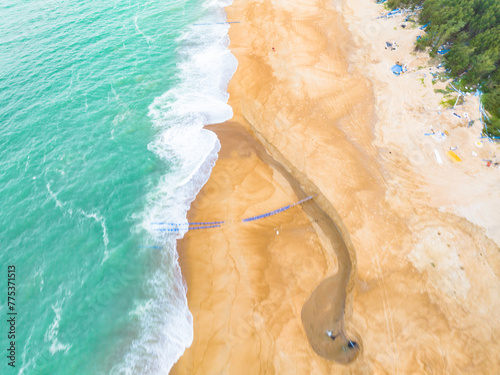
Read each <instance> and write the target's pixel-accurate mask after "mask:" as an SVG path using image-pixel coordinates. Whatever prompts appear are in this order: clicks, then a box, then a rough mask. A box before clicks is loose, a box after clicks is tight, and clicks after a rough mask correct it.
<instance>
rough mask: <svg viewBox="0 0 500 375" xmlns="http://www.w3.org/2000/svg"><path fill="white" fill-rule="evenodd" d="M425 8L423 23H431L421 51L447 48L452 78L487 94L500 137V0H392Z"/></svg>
mask: <svg viewBox="0 0 500 375" xmlns="http://www.w3.org/2000/svg"><path fill="white" fill-rule="evenodd" d="M420 4H422V5H423V9H422V11H421V12H420V19H419V21H420V22H421V23H422V24H429V26H428V27H427V28H426V30H425V31H426V34H425V35H424V36H423V37H422V38H420V39H419V40H418V41H417V45H416V47H417V49H421V50H423V49H426V48H430V51H429V53H430V55H431V56H435V55H436V53H437V51H438V50H439V49H441V48H442V46H443V45H446V46H447V47H446V48H450V47H448V46H451V48H450V51H449V52H448V53H447V54H445V55H444V63H445V66H446V68H447V69H448V70H449V72H450V74H451V76H454V77H460V79H461V82H462V83H463V84H464V85H478V86H480V87H481V90H482V91H484V93H485V95H484V96H483V99H484V100H483V102H484V103H483V104H484V106H485V109H486V110H487V111H488V112H489V113H490V114H491V115H492V119H491V121H490V122H489V124H488V132H489V133H490V134H491V135H496V136H500V69H499V64H500V1H499V0H423V1H422V0H388V5H389V6H390V7H392V8H393V9H394V8H399V7H413V6H416V5H420Z"/></svg>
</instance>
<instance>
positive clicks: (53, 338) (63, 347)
mask: <svg viewBox="0 0 500 375" xmlns="http://www.w3.org/2000/svg"><path fill="white" fill-rule="evenodd" d="M61 304H62V303H57V304H55V305H52V310H54V314H55V317H54V321H53V322H52V324H51V325H50V327H49V329H48V330H47V332H45V341H47V342H50V348H49V350H50V353H51V354H52V355H54V354H55V353H57V352H59V351H65V352H67V351H68V350H69V348H71V345H70V344H64V343H62V342H60V341H59V339H58V338H57V334H58V333H59V323H60V322H61V311H62V309H61Z"/></svg>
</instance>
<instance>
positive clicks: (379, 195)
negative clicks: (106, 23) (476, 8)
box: [171, 0, 500, 374]
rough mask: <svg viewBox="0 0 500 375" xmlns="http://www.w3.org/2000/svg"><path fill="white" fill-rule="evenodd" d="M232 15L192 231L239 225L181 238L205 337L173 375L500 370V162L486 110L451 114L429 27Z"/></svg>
mask: <svg viewBox="0 0 500 375" xmlns="http://www.w3.org/2000/svg"><path fill="white" fill-rule="evenodd" d="M226 10H227V13H228V21H239V22H240V23H239V24H235V25H233V26H232V27H231V29H230V31H229V36H230V39H231V44H230V49H231V51H232V53H233V54H234V55H235V56H236V58H237V59H238V64H239V65H238V70H237V71H236V73H235V75H234V77H233V79H232V80H231V82H230V84H229V88H228V91H229V93H230V101H229V104H230V105H231V106H232V108H233V111H234V117H233V119H232V120H231V121H230V122H227V123H224V124H220V125H216V126H213V127H210V128H211V129H212V130H214V131H215V132H216V133H217V135H218V137H219V139H220V140H221V144H222V149H221V152H220V154H219V160H218V162H217V164H216V166H215V168H214V170H213V172H212V175H211V177H210V180H209V181H208V183H207V184H206V185H205V187H204V188H203V190H202V191H201V193H200V194H199V196H198V197H197V199H196V201H195V202H194V203H193V206H192V209H191V211H190V213H189V219H190V221H216V220H228V224H227V225H225V226H223V227H222V228H214V229H210V230H198V231H190V232H188V234H187V235H186V236H185V238H184V239H183V240H182V241H180V244H179V256H180V261H181V267H182V271H183V274H184V276H185V278H186V283H187V286H188V301H189V307H190V310H191V312H192V313H193V318H194V342H193V345H192V346H191V347H190V348H189V349H187V350H186V352H185V354H184V355H183V357H181V359H180V360H179V362H178V363H177V364H176V366H175V367H174V369H173V370H172V372H171V373H172V374H221V373H227V374H260V373H262V374H273V373H278V374H311V373H314V374H327V373H339V374H344V373H345V374H348V373H350V374H479V373H480V374H497V373H499V372H500V360H499V357H498V353H499V352H500V343H499V342H498V337H499V334H500V317H499V315H498V313H497V311H498V310H499V308H500V282H499V281H500V280H499V275H500V170H499V169H498V168H494V167H487V166H486V165H487V160H491V161H492V162H494V161H495V160H496V154H498V153H499V151H500V150H499V148H498V145H496V144H492V143H489V142H488V141H487V140H484V139H479V137H480V131H481V124H480V122H479V121H478V118H479V113H478V102H477V98H476V97H473V96H472V95H471V96H467V97H466V98H465V103H464V104H460V105H458V106H457V107H456V108H455V109H449V108H446V107H445V106H444V105H443V104H441V101H442V100H443V94H442V93H440V92H439V91H437V90H440V89H444V88H445V86H446V83H445V82H435V83H433V82H432V78H433V76H432V75H431V73H435V72H436V71H437V70H436V68H435V66H436V65H437V64H436V63H435V62H434V61H429V58H428V57H427V55H426V54H425V53H415V52H414V46H413V43H414V42H415V39H416V37H417V36H418V35H420V34H422V33H423V31H421V30H419V29H418V28H411V27H407V28H405V29H403V28H401V27H400V23H401V21H402V20H403V18H402V17H399V18H397V17H396V18H392V19H388V20H387V19H377V16H378V15H379V14H380V13H381V12H383V11H384V8H383V7H382V6H380V5H376V4H375V3H374V2H373V1H369V0H352V1H349V2H342V1H336V2H325V1H312V2H293V3H290V2H285V1H274V2H272V3H263V2H258V1H253V0H235V1H234V4H233V5H232V6H230V7H228V8H227V9H226ZM386 41H396V42H397V44H398V46H399V47H398V48H397V49H396V50H395V51H391V50H390V49H389V50H387V49H385V48H384V47H385V42H386ZM396 61H399V62H402V63H408V68H409V71H408V72H407V73H405V74H404V75H402V76H399V77H396V76H395V75H394V74H392V72H391V71H390V67H391V66H392V65H393V64H394V63H395V62H396ZM465 114H467V116H465ZM457 115H458V116H460V118H459V117H458V116H457ZM465 117H468V118H470V119H472V120H475V122H474V125H473V126H471V127H467V124H468V121H466V118H465ZM426 134H428V135H426ZM441 134H442V135H441ZM256 140H258V142H257V141H256ZM259 142H260V143H259ZM479 142H480V143H479ZM262 145H263V146H262ZM263 147H265V148H263ZM451 149H453V150H454V152H455V154H456V155H457V156H458V157H459V158H460V159H461V162H453V161H452V160H451V158H450V157H449V154H448V151H450V150H451ZM266 150H267V152H266ZM499 155H500V154H499ZM306 196H314V200H313V201H309V202H308V203H305V204H304V205H301V206H295V207H293V208H291V209H289V210H286V211H284V212H282V213H279V214H277V215H273V216H270V217H268V218H265V219H262V220H258V221H255V222H251V223H242V222H241V219H242V218H245V217H250V216H254V215H259V214H262V213H265V212H268V211H271V210H274V209H278V208H280V207H283V206H286V205H289V204H292V203H295V202H297V201H298V200H300V199H302V198H305V197H306ZM316 205H317V206H316ZM325 223H326V224H325ZM330 223H331V224H330ZM335 227H336V228H338V232H337V233H338V235H339V240H338V241H337V242H336V241H335V240H332V238H333V237H334V236H335V235H334V234H333V232H329V231H332V230H333V229H332V228H335ZM328 228H330V229H328ZM342 246H344V247H345V248H343V247H342ZM325 280H336V281H335V282H333V284H332V285H329V286H328V287H326V289H325V290H321V288H320V289H316V288H317V287H318V285H321V283H322V282H325ZM323 285H326V284H323ZM318 290H319V292H318ZM313 292H314V293H313ZM344 310H345V314H342V312H344ZM341 315H343V316H344V317H343V318H342V319H341V318H340V316H341ZM314 317H316V319H314ZM303 323H304V324H303ZM328 327H334V328H333V330H334V331H335V330H336V331H335V332H340V331H342V330H343V329H344V328H345V332H346V337H347V341H346V340H344V341H343V342H342V343H341V344H337V343H338V342H339V341H337V342H336V341H335V340H331V338H330V337H328V336H327V335H322V333H321V332H323V331H324V330H325V329H328ZM335 332H334V335H335ZM321 340H324V342H323V341H321ZM349 340H353V342H356V344H357V345H358V347H357V348H349V347H347V349H346V344H347V343H348V342H349ZM310 342H311V344H313V345H312V346H311V345H310ZM322 343H324V346H322V345H323V344H322ZM333 343H335V345H339V346H335V347H334V346H333V345H334V344H333ZM316 344H317V345H316ZM313 347H314V350H313ZM350 350H353V351H352V352H350V353H351V355H347V354H345V353H349V351H350ZM343 353H344V354H343ZM319 354H321V355H322V356H321V355H319ZM346 355H347V356H346ZM324 357H326V358H330V359H326V358H324ZM349 360H350V361H351V362H350V363H349V364H342V362H344V363H346V362H349Z"/></svg>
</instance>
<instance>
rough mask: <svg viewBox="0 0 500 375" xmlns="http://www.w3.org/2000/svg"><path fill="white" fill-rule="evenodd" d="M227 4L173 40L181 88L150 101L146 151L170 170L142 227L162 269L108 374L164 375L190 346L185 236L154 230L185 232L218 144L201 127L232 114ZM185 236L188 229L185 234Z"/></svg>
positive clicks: (212, 8)
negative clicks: (181, 257)
mask: <svg viewBox="0 0 500 375" xmlns="http://www.w3.org/2000/svg"><path fill="white" fill-rule="evenodd" d="M230 3H231V1H227V0H226V1H220V0H218V1H209V2H207V3H205V4H204V6H205V7H206V8H207V13H209V14H210V15H211V16H210V18H209V19H207V20H203V21H200V23H205V22H206V23H210V25H207V26H199V25H193V26H191V27H189V29H188V30H187V31H186V32H185V33H184V34H182V36H181V37H180V39H179V42H180V48H179V49H178V55H179V57H180V60H181V62H180V63H179V64H178V70H179V75H180V78H181V80H180V83H179V85H177V86H176V87H174V88H172V89H170V90H169V91H167V92H165V93H164V94H163V95H161V96H160V97H158V98H156V99H155V100H154V102H153V103H152V104H151V105H150V107H149V116H150V118H151V119H152V122H153V125H154V127H155V128H156V129H157V130H158V135H157V137H156V138H155V140H154V141H153V142H152V143H151V144H150V145H149V149H150V150H151V151H153V152H154V153H155V154H156V155H157V156H158V157H159V158H161V159H163V160H165V161H166V162H167V163H168V165H169V166H171V167H170V170H169V173H167V174H166V175H165V176H163V178H161V181H160V183H159V184H158V186H157V187H156V188H155V189H154V190H153V191H152V192H151V194H150V195H149V196H148V201H149V204H148V207H147V209H146V210H145V213H144V222H143V227H144V228H145V229H146V230H147V231H148V233H149V235H150V236H151V239H152V240H153V241H155V242H156V243H158V242H160V243H162V244H163V247H164V249H165V250H163V251H162V252H161V255H160V257H161V264H160V265H159V268H158V269H157V271H156V272H155V274H154V276H153V277H152V278H151V279H150V280H149V285H148V289H149V290H150V291H154V297H153V298H152V299H149V300H145V301H142V302H141V303H138V305H137V306H136V308H135V310H134V311H133V313H132V314H133V315H134V316H136V317H138V318H139V321H140V325H141V329H140V332H142V334H141V336H140V337H138V338H137V339H136V340H134V342H133V343H132V345H131V346H130V348H129V349H128V351H127V353H126V354H125V356H124V358H123V361H122V363H120V364H117V365H115V366H114V367H113V368H112V371H111V373H112V374H137V373H140V374H167V373H168V372H169V371H170V369H171V368H172V366H173V365H174V363H175V362H176V361H177V360H178V359H179V358H180V356H181V355H182V353H183V352H184V350H185V348H186V347H189V346H190V345H191V343H192V340H193V323H192V315H191V313H190V311H189V309H188V305H187V298H186V290H187V288H186V285H185V283H184V282H183V279H182V274H181V270H180V267H179V264H178V255H177V252H176V248H175V246H176V239H177V238H179V237H182V236H183V235H184V233H185V230H186V229H184V232H182V231H181V232H180V233H175V234H172V233H167V232H160V231H157V229H158V226H155V225H152V224H151V223H153V222H165V221H168V222H172V223H179V224H187V219H186V213H187V211H188V209H189V207H190V205H191V202H192V201H193V200H194V198H195V197H196V195H197V194H198V192H199V191H200V189H201V188H202V186H203V185H204V184H205V183H206V181H207V180H208V178H209V176H210V173H211V170H212V168H213V166H214V164H215V162H216V160H217V153H218V152H219V150H220V143H219V141H218V139H217V136H216V135H215V134H214V133H213V132H211V131H208V130H206V129H203V127H204V126H205V125H208V124H214V123H220V122H224V121H226V120H229V119H230V118H231V117H232V115H233V113H232V109H231V107H230V106H229V105H227V100H228V97H229V95H228V93H227V85H228V83H229V80H230V79H231V77H232V75H233V74H234V72H235V70H236V66H237V61H236V58H235V57H234V56H233V55H232V54H231V53H230V52H229V50H228V46H229V38H228V36H227V31H228V29H229V25H228V24H218V23H221V22H225V21H226V14H225V10H224V9H223V7H225V6H227V5H230ZM183 228H186V226H183Z"/></svg>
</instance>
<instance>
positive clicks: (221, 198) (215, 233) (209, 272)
mask: <svg viewBox="0 0 500 375" xmlns="http://www.w3.org/2000/svg"><path fill="white" fill-rule="evenodd" d="M208 128H209V129H210V130H213V131H215V132H216V133H217V136H218V137H219V139H220V140H221V144H222V148H221V151H220V153H219V160H218V162H217V164H216V166H215V168H214V170H213V172H212V175H211V177H210V180H209V182H208V183H207V184H206V186H205V187H204V188H203V190H202V192H201V193H200V194H199V196H198V197H197V199H196V201H195V203H194V204H193V207H192V209H191V210H190V213H189V220H190V221H219V220H228V221H229V223H228V224H227V225H224V226H223V227H221V228H214V229H207V230H198V231H191V232H188V234H187V235H186V236H185V238H184V239H183V240H182V241H181V243H180V246H179V253H180V263H181V267H182V271H183V275H184V276H185V277H186V281H187V285H188V300H189V306H190V309H191V311H192V312H193V316H194V331H195V341H194V343H193V345H192V347H191V348H190V349H188V350H187V351H186V353H185V354H184V355H183V357H182V358H181V359H180V361H179V362H178V363H177V364H176V366H175V367H174V369H173V370H172V372H171V373H172V374H193V373H221V372H225V371H226V372H229V373H249V374H250V373H262V372H263V373H274V372H275V371H276V372H280V371H278V370H277V369H282V371H283V372H285V373H288V372H290V371H292V369H299V368H300V369H302V370H303V371H306V372H307V371H314V369H315V368H319V369H321V371H330V369H331V368H332V366H333V364H332V363H329V361H327V360H325V359H322V358H320V357H317V356H316V358H314V357H313V356H314V354H313V352H312V348H311V346H309V343H308V340H307V338H308V337H309V339H310V340H311V343H313V344H315V347H314V348H315V349H316V350H317V352H319V353H321V354H322V355H323V356H324V357H327V358H330V359H335V360H337V361H339V362H346V361H349V359H352V358H354V357H355V356H356V354H357V352H358V351H359V346H358V344H357V343H356V344H355V345H356V346H353V345H354V341H352V344H351V346H352V347H349V346H348V345H349V340H348V339H347V338H346V334H345V330H344V326H343V324H342V322H343V312H344V304H345V303H344V301H345V295H346V283H347V280H348V278H349V271H350V261H349V256H348V254H347V250H346V247H345V244H344V243H343V240H342V237H341V235H340V233H339V231H338V230H337V228H336V226H335V224H334V223H333V221H331V219H330V218H329V217H328V216H327V215H326V214H325V213H324V212H323V211H322V210H321V208H320V207H319V206H318V205H317V204H316V203H315V202H314V200H309V201H307V202H305V203H304V204H302V205H300V206H296V207H293V208H291V209H289V210H286V211H283V212H281V213H279V214H276V215H274V216H270V217H267V218H263V219H260V220H257V221H254V222H249V223H243V222H242V221H241V219H243V218H246V217H251V216H255V215H258V214H262V213H265V212H268V211H271V210H273V209H277V208H280V207H283V206H285V205H288V204H290V203H294V202H296V201H298V200H300V199H304V198H306V197H307V194H306V193H305V192H304V191H303V190H302V188H301V187H300V185H299V184H298V183H297V182H296V181H295V179H294V178H293V177H292V176H291V175H290V174H289V173H288V172H287V171H286V170H285V169H284V168H283V167H282V166H281V165H280V164H279V163H277V162H275V161H274V160H273V159H272V158H271V157H270V155H269V154H268V153H267V152H266V150H265V149H264V147H263V146H262V145H261V144H259V143H258V142H257V141H256V140H255V139H254V138H253V137H252V136H251V135H250V133H249V132H248V131H247V130H246V129H245V128H243V127H242V126H241V125H239V124H237V123H225V124H222V125H216V126H210V127H208ZM332 274H334V275H335V276H332V277H329V278H328V279H327V280H326V281H325V282H323V283H322V284H321V286H320V287H319V288H318V290H317V291H316V292H315V293H314V294H313V296H312V297H311V293H312V292H313V290H314V289H315V288H316V287H317V285H318V283H320V282H321V281H322V279H323V278H325V277H326V276H329V275H332ZM325 286H326V287H327V288H325ZM325 295H327V299H328V301H329V302H328V303H323V298H324V297H325ZM306 301H307V302H306ZM318 301H321V302H322V303H321V305H322V310H323V311H321V312H319V311H317V310H315V308H316V307H317V304H316V302H318ZM304 304H305V306H306V307H305V308H303V306H304ZM307 306H310V307H309V308H307ZM311 307H312V310H311ZM311 314H312V315H311ZM318 316H322V317H324V319H322V320H318V319H317V318H318ZM302 320H303V321H304V322H306V324H307V325H308V326H307V328H306V331H307V334H308V335H306V333H305V332H304V329H303V327H302ZM311 325H312V327H309V326H311ZM327 330H330V331H332V333H333V336H336V338H335V340H332V338H330V337H328V335H327V334H326V331H327ZM348 337H350V338H353V336H351V335H350V333H348ZM325 338H326V339H325ZM342 346H344V350H342V348H341V347H342ZM292 347H293V348H296V349H297V350H299V351H300V352H301V355H298V356H297V353H292V352H290V350H289V349H290V348H292ZM305 358H314V360H312V361H309V360H307V361H305Z"/></svg>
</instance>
